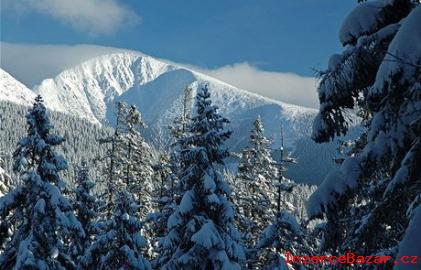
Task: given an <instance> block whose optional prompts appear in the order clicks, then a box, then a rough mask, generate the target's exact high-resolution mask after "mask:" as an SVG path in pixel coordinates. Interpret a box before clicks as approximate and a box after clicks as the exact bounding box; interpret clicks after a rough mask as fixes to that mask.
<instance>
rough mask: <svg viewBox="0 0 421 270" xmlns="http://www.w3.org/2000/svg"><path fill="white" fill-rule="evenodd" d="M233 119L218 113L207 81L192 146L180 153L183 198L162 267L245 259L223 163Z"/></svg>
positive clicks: (223, 265)
mask: <svg viewBox="0 0 421 270" xmlns="http://www.w3.org/2000/svg"><path fill="white" fill-rule="evenodd" d="M228 122H229V121H228V120H227V119H225V118H223V117H222V116H220V115H219V114H218V113H217V107H215V106H213V105H212V102H211V100H210V93H209V90H208V88H207V86H205V87H203V88H201V90H200V91H199V92H198V94H197V97H196V115H195V116H194V117H193V118H192V123H191V124H190V125H189V133H190V135H189V136H187V137H186V138H184V139H183V143H184V144H186V145H189V148H188V149H186V150H184V151H183V152H182V153H181V157H180V158H181V162H182V163H183V164H184V166H185V167H184V169H183V171H182V174H181V179H180V181H181V188H182V192H183V193H182V199H181V201H180V203H178V204H177V209H176V211H175V212H174V213H173V214H172V215H171V216H170V218H169V220H168V233H167V235H166V237H165V238H164V240H163V246H164V250H163V252H162V253H161V256H162V258H163V259H164V260H166V262H165V263H164V266H163V267H162V269H240V265H241V263H242V262H243V261H244V259H245V255H244V249H243V247H242V244H241V240H240V235H239V233H238V231H237V229H236V227H235V226H234V223H233V222H234V216H235V209H234V206H233V205H232V203H231V202H230V200H231V198H230V195H231V189H230V187H229V186H228V185H227V183H226V182H225V181H224V179H222V177H221V174H220V169H221V168H220V167H221V166H222V165H223V164H224V158H226V157H227V156H228V151H227V150H226V149H225V148H223V144H224V142H225V141H226V140H227V139H228V138H229V137H230V135H231V132H230V131H227V130H226V129H225V128H224V126H225V125H226V124H227V123H228Z"/></svg>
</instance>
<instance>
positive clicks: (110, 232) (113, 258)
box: [80, 191, 152, 270]
mask: <svg viewBox="0 0 421 270" xmlns="http://www.w3.org/2000/svg"><path fill="white" fill-rule="evenodd" d="M138 208H139V205H138V204H136V203H135V201H134V200H133V199H132V195H131V194H130V193H128V192H125V191H122V192H119V193H118V194H117V196H116V198H115V204H114V209H113V213H112V216H111V219H106V220H103V221H102V222H100V223H98V224H97V226H98V228H99V229H100V233H99V234H98V235H97V237H96V238H95V240H94V242H93V243H92V245H91V246H90V247H89V248H88V249H87V250H86V252H85V255H84V256H83V257H82V258H81V260H80V268H81V269H104V270H115V269H121V270H146V269H152V268H151V265H150V263H149V261H147V260H146V259H145V258H144V256H143V254H142V250H143V249H144V247H145V245H146V240H145V239H144V238H143V236H142V234H141V229H142V223H141V222H140V221H139V219H138V217H137V212H138V211H139V209H138Z"/></svg>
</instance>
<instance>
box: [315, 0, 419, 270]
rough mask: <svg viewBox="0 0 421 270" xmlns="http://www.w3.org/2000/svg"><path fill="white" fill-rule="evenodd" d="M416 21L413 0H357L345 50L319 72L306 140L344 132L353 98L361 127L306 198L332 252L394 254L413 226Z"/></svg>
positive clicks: (416, 172) (416, 125)
mask: <svg viewBox="0 0 421 270" xmlns="http://www.w3.org/2000/svg"><path fill="white" fill-rule="evenodd" d="M363 14H364V15H363ZM420 25H421V6H420V4H419V1H410V0H400V1H399V0H394V1H368V2H364V3H361V4H359V5H358V6H357V7H356V8H355V9H354V10H353V11H352V12H351V13H350V14H349V15H348V17H347V18H346V19H345V21H344V23H343V25H342V27H341V32H340V39H341V41H342V43H343V44H344V45H346V50H345V52H343V53H342V54H341V55H333V56H332V57H331V59H330V61H329V68H328V70H327V71H326V72H323V73H322V74H321V75H322V77H321V81H320V84H319V99H320V111H319V114H318V116H317V117H316V120H315V123H314V127H313V138H314V140H315V141H317V142H324V141H328V140H329V139H331V138H333V137H334V136H336V135H340V134H345V133H346V132H347V121H346V115H347V113H348V112H349V110H348V109H349V108H353V107H354V106H356V105H359V106H360V107H361V110H362V111H363V112H364V115H365V118H364V120H365V122H366V127H367V131H366V132H365V133H364V134H363V135H362V136H361V138H360V139H359V142H360V143H359V145H360V147H358V148H355V149H354V150H355V151H353V153H352V155H351V156H350V157H347V158H345V160H344V162H343V163H342V165H341V167H340V169H338V170H335V171H333V172H332V173H331V174H330V175H328V176H327V177H326V179H325V180H324V182H323V183H322V184H321V185H320V186H319V188H318V190H317V191H316V192H315V193H314V194H313V195H312V196H311V198H310V200H309V203H308V210H309V215H310V217H313V218H314V217H317V216H321V215H325V216H326V217H327V221H328V222H327V225H326V229H325V231H324V233H325V235H324V249H325V250H328V251H330V252H332V253H337V252H344V251H345V250H353V251H354V252H356V253H359V254H361V255H374V254H386V255H389V256H392V258H395V257H396V256H397V254H398V252H399V253H400V250H399V249H400V246H401V245H400V244H399V242H400V241H401V240H402V239H405V232H410V233H413V232H414V231H413V230H412V229H409V228H408V229H407V230H405V228H406V227H407V226H408V224H410V222H409V219H408V216H406V215H404V214H403V213H405V212H406V210H407V209H408V208H409V207H410V206H411V205H412V207H413V205H414V204H418V203H419V201H418V202H417V200H416V198H417V196H418V195H419V194H420V192H421V190H420V186H421V185H420V180H421V169H420V168H421V166H420V160H421V154H420V134H421V118H420V110H421V94H420V93H421V84H420V81H421V45H420V44H421V32H420V31H421V28H420V27H419V26H420ZM418 231H419V230H418ZM418 252H419V247H418ZM406 255H411V254H406ZM390 262H391V264H390V265H387V267H389V268H392V267H393V260H390ZM414 267H418V268H419V266H414Z"/></svg>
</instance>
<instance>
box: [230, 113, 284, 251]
mask: <svg viewBox="0 0 421 270" xmlns="http://www.w3.org/2000/svg"><path fill="white" fill-rule="evenodd" d="M270 145H271V141H270V140H269V139H267V138H266V137H265V136H264V129H263V123H262V120H261V118H260V116H259V117H258V118H257V119H256V121H254V123H253V129H252V130H251V134H250V145H249V146H248V147H247V148H246V149H244V150H243V152H242V154H241V159H240V163H239V165H238V175H237V178H238V180H237V185H239V187H237V188H238V191H239V192H238V193H239V194H238V195H237V199H238V202H237V207H238V209H239V210H238V211H239V214H240V217H239V225H240V228H241V231H243V232H244V233H245V237H244V239H245V241H246V243H247V244H248V245H249V246H252V245H253V244H254V243H255V241H256V240H257V238H258V237H259V234H260V233H261V232H262V230H263V228H264V227H265V226H266V225H267V224H269V222H270V221H271V220H273V219H274V217H275V213H276V206H275V202H276V199H275V198H276V197H275V191H276V184H275V183H274V182H275V181H276V177H277V168H276V163H275V161H274V160H273V159H272V157H271V149H270Z"/></svg>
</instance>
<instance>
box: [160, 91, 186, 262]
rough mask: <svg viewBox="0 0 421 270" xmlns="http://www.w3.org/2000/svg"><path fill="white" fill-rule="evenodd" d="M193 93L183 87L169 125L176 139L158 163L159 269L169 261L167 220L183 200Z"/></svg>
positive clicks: (173, 139) (173, 137) (173, 138)
mask: <svg viewBox="0 0 421 270" xmlns="http://www.w3.org/2000/svg"><path fill="white" fill-rule="evenodd" d="M192 93H193V89H192V88H190V87H186V88H185V89H184V95H183V100H182V104H181V112H180V116H179V117H176V118H175V119H174V121H173V123H172V125H170V126H169V127H168V128H169V130H170V132H171V137H172V141H173V142H172V144H171V145H170V153H169V154H168V155H166V154H163V155H161V158H160V160H159V163H158V164H157V166H156V170H157V172H159V175H160V180H161V188H160V199H159V211H158V212H157V213H154V215H153V219H154V232H155V238H156V241H157V247H156V253H157V254H158V256H157V258H156V259H155V260H154V262H153V263H154V267H156V268H159V267H162V265H163V264H164V263H165V262H166V261H167V260H168V257H167V256H160V254H163V253H166V251H165V250H166V244H165V235H166V234H167V223H168V219H169V217H170V216H171V215H172V214H173V213H174V212H175V210H176V204H177V202H179V201H180V199H181V198H180V195H181V194H180V185H179V181H178V180H179V177H180V175H181V171H182V166H183V165H182V162H180V158H179V157H180V154H181V153H182V152H183V151H184V150H186V147H187V145H186V144H185V143H184V142H183V140H184V138H186V137H187V135H188V126H189V125H190V122H191V107H192V99H193V98H192ZM166 254H167V253H166Z"/></svg>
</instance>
